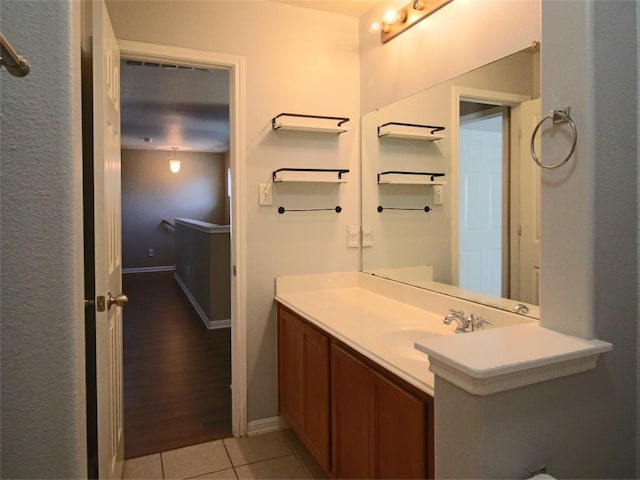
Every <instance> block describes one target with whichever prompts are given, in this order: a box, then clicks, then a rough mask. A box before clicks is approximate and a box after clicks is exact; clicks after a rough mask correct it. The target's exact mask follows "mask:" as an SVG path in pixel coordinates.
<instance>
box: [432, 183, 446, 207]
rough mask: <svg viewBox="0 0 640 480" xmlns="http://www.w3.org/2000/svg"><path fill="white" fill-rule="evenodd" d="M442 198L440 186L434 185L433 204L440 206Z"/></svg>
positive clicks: (442, 201)
mask: <svg viewBox="0 0 640 480" xmlns="http://www.w3.org/2000/svg"><path fill="white" fill-rule="evenodd" d="M443 197H444V192H443V191H442V185H434V186H433V204H434V205H442V204H443V203H444V200H443Z"/></svg>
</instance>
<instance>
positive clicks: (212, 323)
mask: <svg viewBox="0 0 640 480" xmlns="http://www.w3.org/2000/svg"><path fill="white" fill-rule="evenodd" d="M174 278H175V279H176V282H178V285H179V286H180V288H181V289H182V291H183V292H184V294H185V295H186V296H187V298H188V299H189V302H191V305H193V308H194V309H195V310H196V313H197V314H198V316H199V317H200V319H201V320H202V323H204V326H205V327H207V329H208V330H217V329H219V328H228V327H230V326H231V319H226V320H211V319H210V318H209V316H208V315H207V314H206V313H205V311H204V310H203V309H202V307H201V306H200V304H199V303H198V301H197V300H196V298H195V297H194V296H193V294H192V293H191V290H189V287H187V285H186V284H185V283H184V282H183V281H182V279H181V278H180V276H179V275H178V274H177V273H176V274H175V275H174Z"/></svg>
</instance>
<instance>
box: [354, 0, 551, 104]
mask: <svg viewBox="0 0 640 480" xmlns="http://www.w3.org/2000/svg"><path fill="white" fill-rule="evenodd" d="M406 4H407V2H406V1H403V0H389V1H384V2H381V3H380V5H378V6H376V7H375V8H374V9H372V10H371V11H370V12H368V13H367V14H366V15H364V16H363V17H361V18H360V63H361V75H360V99H361V105H362V112H363V113H364V112H369V111H371V110H374V109H375V108H376V107H377V106H383V105H387V104H389V103H392V102H394V101H396V100H399V99H401V98H404V97H407V96H408V95H411V94H413V93H416V92H418V91H420V90H423V89H424V88H426V87H430V86H432V85H436V84H438V83H441V82H443V81H445V80H448V79H450V78H453V77H455V76H458V75H460V74H462V73H465V72H468V71H469V70H472V69H474V68H477V67H480V66H482V65H485V64H487V63H489V62H492V61H495V60H497V59H499V58H503V57H506V56H507V55H509V54H511V53H514V52H517V51H519V50H522V49H524V48H527V47H529V46H531V44H532V42H533V41H540V2H539V1H537V0H518V1H508V0H483V1H475V0H455V1H453V2H451V3H449V4H447V5H446V6H445V7H443V8H441V9H440V10H438V11H437V12H435V13H434V14H432V15H431V16H429V17H427V18H426V19H424V20H423V21H422V22H420V23H418V24H417V25H414V26H413V27H411V29H409V30H407V31H406V32H404V33H402V34H400V35H399V36H397V37H396V38H394V39H393V40H391V41H389V42H387V43H386V44H384V45H383V44H381V43H380V36H379V34H371V33H369V32H368V26H369V25H370V24H371V21H372V20H374V19H380V18H381V17H382V14H384V12H385V11H386V10H388V9H389V8H390V7H391V6H393V5H395V6H398V5H400V6H404V5H406Z"/></svg>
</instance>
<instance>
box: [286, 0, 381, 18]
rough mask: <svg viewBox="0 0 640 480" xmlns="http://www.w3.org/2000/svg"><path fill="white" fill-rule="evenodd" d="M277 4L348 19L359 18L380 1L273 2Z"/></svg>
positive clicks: (298, 0) (320, 0)
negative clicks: (344, 16)
mask: <svg viewBox="0 0 640 480" xmlns="http://www.w3.org/2000/svg"><path fill="white" fill-rule="evenodd" d="M274 1H276V2H278V3H287V4H289V5H293V6H295V7H302V8H310V9H312V10H322V11H325V12H331V13H337V14H339V15H347V16H349V17H361V16H362V15H364V14H365V13H367V12H368V11H369V10H371V8H373V6H374V5H375V4H377V3H380V1H381V0H333V1H329V0H274Z"/></svg>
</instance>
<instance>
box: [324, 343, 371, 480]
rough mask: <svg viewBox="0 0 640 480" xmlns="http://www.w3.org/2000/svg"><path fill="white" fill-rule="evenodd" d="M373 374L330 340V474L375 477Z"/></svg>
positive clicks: (348, 476) (340, 476) (345, 476)
mask: <svg viewBox="0 0 640 480" xmlns="http://www.w3.org/2000/svg"><path fill="white" fill-rule="evenodd" d="M374 402H375V377H374V375H373V373H372V372H371V370H369V368H367V366H366V365H365V364H364V363H362V362H360V361H359V360H358V359H356V358H355V357H354V356H352V355H351V354H349V353H348V352H347V351H346V350H344V349H342V348H341V347H339V346H337V345H335V344H333V343H332V344H331V418H332V422H331V423H332V427H333V430H332V474H333V476H334V477H336V478H374V477H375V432H374V408H375V403H374Z"/></svg>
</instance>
